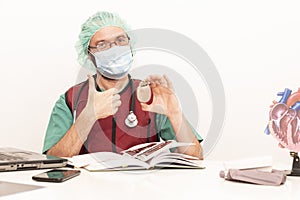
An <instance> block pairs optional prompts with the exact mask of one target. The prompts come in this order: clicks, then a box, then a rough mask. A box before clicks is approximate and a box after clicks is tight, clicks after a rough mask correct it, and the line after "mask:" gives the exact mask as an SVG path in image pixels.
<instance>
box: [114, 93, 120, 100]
mask: <svg viewBox="0 0 300 200" xmlns="http://www.w3.org/2000/svg"><path fill="white" fill-rule="evenodd" d="M120 98H121V97H120V95H119V94H114V95H113V96H112V100H113V101H117V100H120Z"/></svg>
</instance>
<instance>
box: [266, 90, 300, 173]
mask: <svg viewBox="0 0 300 200" xmlns="http://www.w3.org/2000/svg"><path fill="white" fill-rule="evenodd" d="M277 95H278V96H282V97H281V99H280V101H278V102H276V101H273V105H272V106H271V109H270V113H269V123H268V127H267V128H266V130H265V133H267V134H271V135H272V136H273V137H275V138H276V139H277V141H278V142H279V144H280V145H281V146H282V147H284V148H286V149H289V150H290V151H291V153H290V154H291V156H292V157H294V163H293V169H292V173H293V172H294V174H291V175H296V174H297V173H298V170H299V174H298V175H300V166H299V165H300V162H299V157H298V152H299V151H300V88H299V89H298V91H297V92H294V93H292V91H291V90H290V89H287V88H286V89H285V90H284V92H280V93H278V94H277ZM295 162H296V163H295ZM295 173H296V174H295Z"/></svg>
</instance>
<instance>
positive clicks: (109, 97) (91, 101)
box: [85, 75, 121, 120]
mask: <svg viewBox="0 0 300 200" xmlns="http://www.w3.org/2000/svg"><path fill="white" fill-rule="evenodd" d="M88 81H89V92H88V101H87V104H86V107H85V109H86V110H87V111H88V112H89V113H90V115H91V116H92V117H95V120H98V119H102V118H106V117H108V116H111V115H114V114H115V113H116V112H117V111H118V108H119V106H120V105H121V100H120V95H119V94H118V93H117V89H115V88H111V89H109V90H106V91H103V92H98V91H97V90H96V88H95V80H94V78H93V77H92V76H91V75H88Z"/></svg>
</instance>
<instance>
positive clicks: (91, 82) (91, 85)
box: [88, 74, 96, 94]
mask: <svg viewBox="0 0 300 200" xmlns="http://www.w3.org/2000/svg"><path fill="white" fill-rule="evenodd" d="M88 79H89V94H90V93H92V92H95V91H96V88H95V80H94V77H93V76H92V75H90V74H89V75H88Z"/></svg>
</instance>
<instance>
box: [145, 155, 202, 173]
mask: <svg viewBox="0 0 300 200" xmlns="http://www.w3.org/2000/svg"><path fill="white" fill-rule="evenodd" d="M149 164H150V166H152V167H156V168H157V167H169V168H199V169H204V168H205V167H204V166H203V161H202V160H199V159H198V158H197V157H193V156H189V155H186V154H181V153H165V152H163V153H161V154H159V155H158V156H156V157H154V158H153V159H152V160H151V161H150V163H149Z"/></svg>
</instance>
